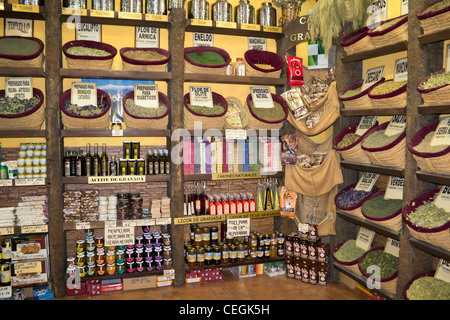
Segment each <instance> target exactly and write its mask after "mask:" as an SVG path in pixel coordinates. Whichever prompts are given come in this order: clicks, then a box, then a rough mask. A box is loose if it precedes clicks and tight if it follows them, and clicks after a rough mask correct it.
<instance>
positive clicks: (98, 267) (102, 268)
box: [97, 263, 106, 276]
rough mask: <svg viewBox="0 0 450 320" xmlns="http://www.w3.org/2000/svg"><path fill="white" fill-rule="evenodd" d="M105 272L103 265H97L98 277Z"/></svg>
mask: <svg viewBox="0 0 450 320" xmlns="http://www.w3.org/2000/svg"><path fill="white" fill-rule="evenodd" d="M105 271H106V265H105V263H97V274H98V275H99V276H102V275H104V274H105Z"/></svg>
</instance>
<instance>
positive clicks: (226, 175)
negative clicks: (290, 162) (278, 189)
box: [184, 171, 284, 181]
mask: <svg viewBox="0 0 450 320" xmlns="http://www.w3.org/2000/svg"><path fill="white" fill-rule="evenodd" d="M265 178H284V171H277V172H261V171H250V172H223V173H194V174H185V175H184V181H199V180H203V181H212V180H239V179H265Z"/></svg>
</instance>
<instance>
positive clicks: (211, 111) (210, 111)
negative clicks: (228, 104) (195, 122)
mask: <svg viewBox="0 0 450 320" xmlns="http://www.w3.org/2000/svg"><path fill="white" fill-rule="evenodd" d="M189 108H190V109H191V110H192V111H194V112H196V113H200V114H204V115H207V116H215V115H219V114H222V113H224V111H225V108H224V107H223V106H221V105H220V104H214V105H213V107H212V108H209V107H203V106H196V105H191V104H189Z"/></svg>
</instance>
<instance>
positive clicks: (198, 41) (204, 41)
mask: <svg viewBox="0 0 450 320" xmlns="http://www.w3.org/2000/svg"><path fill="white" fill-rule="evenodd" d="M192 37H193V39H192V40H193V41H192V43H193V46H194V47H213V46H214V35H213V34H212V33H200V32H194V33H193V34H192Z"/></svg>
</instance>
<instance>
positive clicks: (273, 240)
mask: <svg viewBox="0 0 450 320" xmlns="http://www.w3.org/2000/svg"><path fill="white" fill-rule="evenodd" d="M277 242H278V236H277V235H276V233H275V232H274V233H272V234H271V235H270V245H276V244H277Z"/></svg>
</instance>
